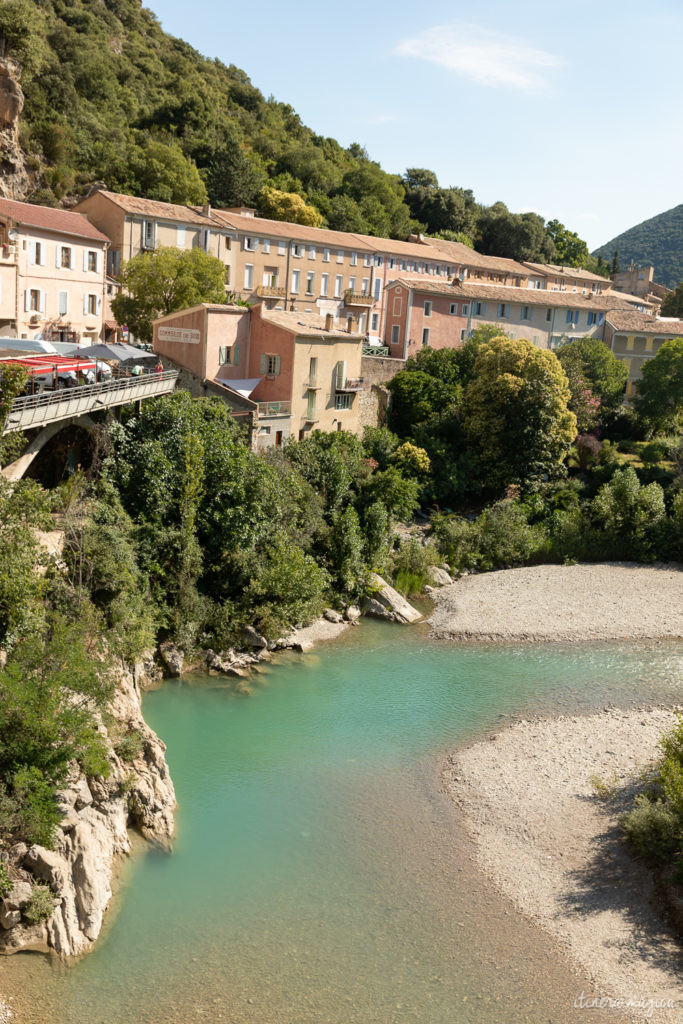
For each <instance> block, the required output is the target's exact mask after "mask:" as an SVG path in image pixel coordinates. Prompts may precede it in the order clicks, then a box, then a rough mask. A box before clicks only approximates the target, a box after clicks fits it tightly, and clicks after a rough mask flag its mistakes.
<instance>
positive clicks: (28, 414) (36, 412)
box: [2, 370, 178, 434]
mask: <svg viewBox="0 0 683 1024" xmlns="http://www.w3.org/2000/svg"><path fill="white" fill-rule="evenodd" d="M177 379H178V370H164V371H163V372H162V373H156V372H153V373H144V374H141V375H140V376H138V377H120V378H118V379H117V380H109V381H102V382H101V383H99V384H82V385H77V386H76V387H73V388H62V389H61V390H59V391H44V392H43V393H42V394H40V395H26V396H24V397H22V398H15V399H14V402H13V403H12V406H11V408H10V411H9V413H8V416H7V419H6V421H5V424H4V427H3V430H2V433H3V434H11V433H12V432H14V431H17V430H29V429H30V428H31V427H40V426H44V425H45V424H47V423H54V422H55V421H56V420H65V419H69V418H70V417H72V416H82V415H83V414H84V413H88V412H97V411H98V410H100V409H106V408H110V407H112V406H115V405H127V404H128V403H129V402H137V401H139V400H140V399H142V398H152V397H154V396H155V395H165V394H168V393H169V392H170V391H173V389H174V387H175V384H176V380H177Z"/></svg>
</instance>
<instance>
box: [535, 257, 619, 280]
mask: <svg viewBox="0 0 683 1024" xmlns="http://www.w3.org/2000/svg"><path fill="white" fill-rule="evenodd" d="M524 266H525V267H531V269H532V270H533V271H535V272H536V273H538V274H542V275H543V276H544V277H553V276H554V277H572V278H576V279H578V280H581V281H604V283H605V284H611V279H610V278H609V277H600V275H599V274H592V273H591V272H590V270H584V269H583V268H582V267H561V266H559V265H558V264H557V263H530V262H528V261H526V260H525V262H524Z"/></svg>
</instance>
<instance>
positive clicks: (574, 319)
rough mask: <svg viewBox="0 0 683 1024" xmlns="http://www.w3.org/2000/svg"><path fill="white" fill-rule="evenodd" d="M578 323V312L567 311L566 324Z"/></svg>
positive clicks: (574, 310)
mask: <svg viewBox="0 0 683 1024" xmlns="http://www.w3.org/2000/svg"><path fill="white" fill-rule="evenodd" d="M578 322H579V311H578V309H568V310H567V323H568V324H578Z"/></svg>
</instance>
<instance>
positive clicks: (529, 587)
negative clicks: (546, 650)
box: [429, 562, 683, 642]
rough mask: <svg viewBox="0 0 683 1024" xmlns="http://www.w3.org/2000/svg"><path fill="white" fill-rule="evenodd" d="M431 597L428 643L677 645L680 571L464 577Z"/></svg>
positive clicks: (632, 568) (595, 569)
mask: <svg viewBox="0 0 683 1024" xmlns="http://www.w3.org/2000/svg"><path fill="white" fill-rule="evenodd" d="M431 596H432V598H433V600H434V601H435V605H436V607H435V609H434V613H433V615H432V617H431V618H430V620H429V622H430V624H431V626H432V632H431V636H432V637H433V638H434V639H459V640H464V639H477V640H497V641H504V642H514V641H520V640H521V641H541V642H542V641H546V642H547V641H562V642H567V641H572V640H655V639H663V638H680V637H683V566H680V565H654V566H643V565H637V564H635V563H629V562H614V563H600V564H596V565H587V564H581V565H538V566H530V567H527V568H524V569H506V570H504V571H502V572H489V573H482V574H480V575H477V576H465V577H464V578H463V579H460V580H458V581H457V582H456V583H453V584H451V586H448V587H444V588H443V589H442V590H438V591H435V592H434V593H433V594H432V595H431Z"/></svg>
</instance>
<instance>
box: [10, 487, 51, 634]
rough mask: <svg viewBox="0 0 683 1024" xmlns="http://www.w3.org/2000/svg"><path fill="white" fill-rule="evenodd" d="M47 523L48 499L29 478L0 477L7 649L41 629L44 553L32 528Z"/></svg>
mask: <svg viewBox="0 0 683 1024" xmlns="http://www.w3.org/2000/svg"><path fill="white" fill-rule="evenodd" d="M49 524H50V515H49V498H48V495H47V494H46V493H45V492H44V491H42V489H41V488H40V487H38V485H37V484H36V483H35V482H34V481H32V480H22V481H19V482H18V483H16V484H9V483H8V482H7V481H6V480H5V479H4V478H3V477H0V647H2V648H4V649H5V650H11V649H12V647H13V646H14V645H15V644H16V643H17V642H18V641H19V640H21V639H22V638H23V637H25V636H28V635H29V634H31V633H33V632H36V631H38V630H40V629H41V628H42V625H43V617H44V609H43V607H42V605H41V597H42V595H43V594H44V592H45V587H46V580H45V577H44V575H43V573H42V571H41V568H42V566H43V564H44V562H45V552H44V551H43V550H41V548H40V547H39V545H38V542H37V540H36V536H35V528H36V527H38V528H42V529H46V528H48V527H49Z"/></svg>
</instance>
